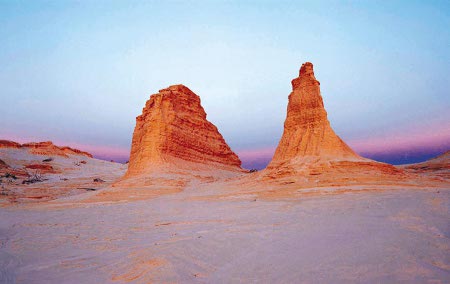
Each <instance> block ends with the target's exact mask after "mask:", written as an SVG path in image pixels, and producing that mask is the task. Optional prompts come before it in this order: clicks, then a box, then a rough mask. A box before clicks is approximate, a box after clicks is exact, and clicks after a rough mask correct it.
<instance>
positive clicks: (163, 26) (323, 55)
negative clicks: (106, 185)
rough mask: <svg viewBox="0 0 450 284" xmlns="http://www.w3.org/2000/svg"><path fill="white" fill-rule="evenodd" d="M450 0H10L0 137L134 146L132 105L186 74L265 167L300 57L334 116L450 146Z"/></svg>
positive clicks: (358, 135)
mask: <svg viewBox="0 0 450 284" xmlns="http://www.w3.org/2000/svg"><path fill="white" fill-rule="evenodd" d="M448 27H450V2H448V1H3V0H0V85H1V86H2V87H1V89H0V99H1V102H2V103H1V104H0V119H1V121H2V123H1V124H2V126H1V127H0V139H10V140H19V141H38V140H39V141H42V140H53V141H55V142H56V143H60V144H67V145H74V146H78V147H79V148H84V149H86V150H90V151H92V152H94V154H97V156H99V157H102V158H113V159H119V160H120V159H122V160H123V159H126V157H125V156H126V154H127V153H128V151H129V147H130V142H131V136H132V132H133V129H134V124H135V120H134V119H135V117H136V116H137V115H139V114H140V113H141V109H142V107H143V106H144V104H145V101H146V100H147V99H148V98H149V96H150V95H151V94H153V93H156V92H157V91H158V90H159V89H162V88H165V87H167V86H169V85H173V84H179V83H182V84H184V85H186V86H188V87H189V88H190V89H191V90H193V91H194V92H195V93H197V94H198V95H199V96H200V97H201V99H202V104H203V107H204V108H205V110H206V112H207V114H208V119H209V120H210V121H211V122H213V123H214V124H215V125H216V126H217V127H218V128H219V130H220V132H221V133H222V135H223V136H224V137H225V139H226V141H227V142H228V143H229V144H230V146H231V148H232V149H233V150H234V151H236V152H238V154H240V156H241V158H242V160H244V165H245V166H246V167H263V166H264V163H266V162H267V160H268V159H270V156H271V151H273V149H274V148H275V147H276V145H277V143H278V141H279V139H280V137H281V133H282V130H283V122H284V119H285V116H286V105H287V97H288V95H289V93H290V91H291V85H290V81H291V79H293V78H294V77H296V76H298V69H299V68H300V65H301V64H302V63H303V62H305V61H310V62H313V63H314V67H315V74H316V78H317V79H318V80H319V81H320V82H321V91H322V96H323V98H324V103H325V107H326V109H327V111H328V114H329V119H330V121H331V124H332V126H333V128H334V129H335V131H336V132H337V134H338V135H340V136H341V137H342V138H343V139H344V140H345V141H346V142H348V144H350V146H352V147H353V148H354V149H355V150H356V151H357V152H359V153H361V154H363V155H365V156H368V157H372V158H375V159H378V160H383V161H387V162H392V163H401V162H414V161H418V160H423V159H426V158H429V157H430V156H433V155H436V154H439V153H441V152H443V151H445V150H448V149H449V148H450V113H449V109H450V94H449V90H450V86H449V85H450V84H449V82H450V81H449V74H450V52H449V51H450V29H449V28H448Z"/></svg>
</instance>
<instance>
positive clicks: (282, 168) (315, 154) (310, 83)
mask: <svg viewBox="0 0 450 284" xmlns="http://www.w3.org/2000/svg"><path fill="white" fill-rule="evenodd" d="M352 172H357V173H358V174H357V175H352V174H350V173H352ZM374 172H376V173H379V174H381V175H383V176H385V175H397V174H402V171H401V170H399V169H397V168H395V167H394V166H392V165H388V164H384V163H379V162H375V161H372V160H369V159H365V158H362V157H361V156H359V155H358V154H356V153H355V152H354V151H353V150H352V149H351V148H350V147H349V146H348V145H347V144H346V143H345V142H344V141H343V140H342V139H341V138H340V137H339V136H337V135H336V133H335V132H334V130H333V129H332V128H331V125H330V122H329V121H328V118H327V112H326V110H325V107H324V104H323V100H322V96H321V94H320V83H319V81H317V80H316V78H315V76H314V70H313V64H312V63H310V62H306V63H304V64H303V65H302V66H301V68H300V74H299V77H298V78H295V79H294V80H292V92H291V94H290V95H289V103H288V107H287V116H286V120H285V123H284V132H283V136H282V137H281V140H280V143H279V144H278V147H277V149H276V151H275V154H274V157H273V159H272V161H271V162H270V163H269V165H268V167H267V169H266V170H265V171H264V173H265V176H266V178H269V179H275V180H276V179H279V178H285V177H290V176H309V177H313V178H314V180H320V181H321V183H323V184H329V183H333V184H335V183H336V184H339V183H341V184H346V183H347V181H349V180H354V179H358V176H366V177H367V178H370V179H371V180H377V179H378V178H379V177H378V176H375V177H373V178H372V177H371V176H372V175H373V173H374ZM324 174H325V175H326V176H327V178H324V176H323V175H324ZM330 176H333V178H330ZM366 177H362V178H363V179H364V178H366ZM366 181H369V180H366ZM304 182H306V181H304Z"/></svg>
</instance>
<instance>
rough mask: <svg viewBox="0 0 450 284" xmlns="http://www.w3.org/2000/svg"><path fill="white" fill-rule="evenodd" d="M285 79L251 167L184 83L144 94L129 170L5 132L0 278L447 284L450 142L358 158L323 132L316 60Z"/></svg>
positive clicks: (0, 148) (0, 169)
mask: <svg viewBox="0 0 450 284" xmlns="http://www.w3.org/2000/svg"><path fill="white" fill-rule="evenodd" d="M292 89H293V90H292V93H291V94H290V95H289V103H288V108H287V116H286V121H285V125H284V132H283V136H282V138H281V140H280V143H279V145H278V148H277V150H276V152H275V155H274V158H273V160H272V161H271V162H270V164H269V165H268V167H267V168H266V169H264V170H262V171H257V172H253V171H249V170H246V169H243V168H241V161H240V159H239V157H238V156H237V155H236V154H235V153H234V152H233V151H232V150H231V148H230V147H229V146H228V145H227V144H226V141H225V140H224V138H223V137H222V135H221V134H220V132H219V130H218V129H217V127H215V126H214V125H213V124H212V123H211V122H209V121H208V120H207V115H206V112H205V111H204V109H203V107H202V106H201V103H200V98H199V97H198V96H197V95H196V94H195V93H194V92H192V91H191V90H190V89H188V88H187V87H186V86H183V85H173V86H170V87H169V88H166V89H163V90H160V91H159V92H158V93H157V94H154V95H152V96H151V97H150V99H149V100H148V101H147V103H146V105H145V107H144V109H143V112H142V115H140V116H138V117H137V118H136V128H135V130H134V134H133V140H132V145H131V156H130V162H129V164H125V165H122V164H118V163H114V162H106V161H101V160H98V159H95V158H93V157H92V155H90V154H89V153H85V152H82V151H79V150H77V149H72V148H68V147H58V146H55V145H53V143H51V142H44V143H27V144H23V145H20V144H18V143H14V142H12V141H1V143H0V159H1V161H0V174H1V176H2V178H1V181H2V183H1V187H2V192H1V193H2V194H1V195H0V214H1V218H0V282H1V283H398V282H406V283H448V282H450V222H449V220H450V218H449V217H450V175H449V172H450V159H449V155H448V152H447V153H445V154H444V155H442V156H440V157H437V158H435V159H432V160H430V161H427V162H424V163H420V164H414V165H403V166H393V165H389V164H385V163H380V162H376V161H372V160H370V159H366V158H363V157H361V156H359V155H358V154H356V153H355V152H354V151H353V150H352V149H351V148H350V147H349V146H348V145H347V144H346V143H345V142H344V141H343V140H342V139H341V138H339V136H338V135H337V134H336V133H335V132H334V130H333V129H332V128H331V125H330V123H329V121H328V118H327V112H326V111H325V106H324V103H323V100H322V97H321V94H320V83H319V82H318V81H317V80H316V78H315V75H314V70H313V65H312V64H311V63H305V64H303V65H302V67H301V68H300V72H299V77H297V78H295V79H294V80H293V81H292ZM13 176H14V177H13ZM36 179H37V180H36Z"/></svg>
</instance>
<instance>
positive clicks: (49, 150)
mask: <svg viewBox="0 0 450 284" xmlns="http://www.w3.org/2000/svg"><path fill="white" fill-rule="evenodd" d="M0 148H13V149H20V148H24V149H28V152H30V154H34V155H46V156H52V155H56V156H63V157H68V155H79V156H86V157H89V158H92V155H91V154H90V153H88V152H84V151H81V150H78V149H74V148H70V147H67V146H63V147H59V146H56V145H55V144H53V143H52V142H51V141H46V142H30V143H25V144H19V143H17V142H13V141H9V140H0Z"/></svg>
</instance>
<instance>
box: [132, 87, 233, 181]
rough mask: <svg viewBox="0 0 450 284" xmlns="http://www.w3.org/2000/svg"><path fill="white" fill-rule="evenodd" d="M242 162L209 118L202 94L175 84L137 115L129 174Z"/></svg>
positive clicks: (229, 168) (222, 167)
mask: <svg viewBox="0 0 450 284" xmlns="http://www.w3.org/2000/svg"><path fill="white" fill-rule="evenodd" d="M240 165H241V161H240V160H239V158H238V156H237V155H236V154H235V153H234V152H233V151H232V150H231V149H230V147H229V146H228V145H227V144H226V142H225V140H224V139H223V137H222V135H221V134H220V133H219V131H218V130H217V127H216V126H214V125H213V124H212V123H211V122H209V121H208V120H207V119H206V113H205V111H204V109H203V107H202V106H201V104H200V97H199V96H197V95H196V94H194V93H193V92H192V91H191V90H190V89H188V88H187V87H185V86H183V85H174V86H170V87H168V88H166V89H162V90H160V91H159V93H157V94H154V95H152V96H151V97H150V99H149V100H148V101H147V103H146V104H145V107H144V108H143V110H142V115H140V116H138V117H137V118H136V127H135V129H134V133H133V139H132V144H131V155H130V161H129V166H128V172H127V175H126V176H132V175H136V174H140V173H145V172H151V171H153V170H160V169H163V168H169V169H175V170H176V169H197V168H204V169H209V170H211V169H226V170H240Z"/></svg>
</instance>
